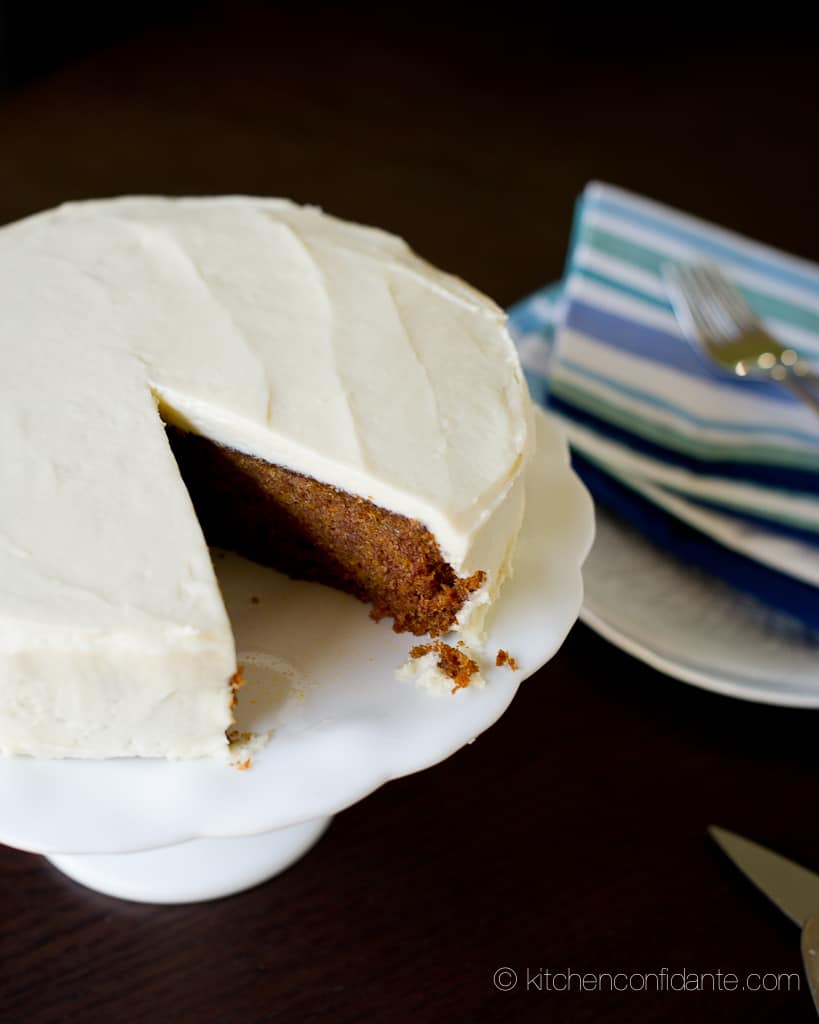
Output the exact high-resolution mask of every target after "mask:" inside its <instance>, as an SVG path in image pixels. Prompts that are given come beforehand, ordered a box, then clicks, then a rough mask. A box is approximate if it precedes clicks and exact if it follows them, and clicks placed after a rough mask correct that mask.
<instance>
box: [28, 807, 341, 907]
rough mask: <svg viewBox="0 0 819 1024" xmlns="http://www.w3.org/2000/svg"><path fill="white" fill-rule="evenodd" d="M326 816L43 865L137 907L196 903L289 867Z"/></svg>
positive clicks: (71, 856) (246, 886) (313, 841)
mask: <svg viewBox="0 0 819 1024" xmlns="http://www.w3.org/2000/svg"><path fill="white" fill-rule="evenodd" d="M331 821H332V818H314V819H313V820H312V821H305V822H302V824H300V825H290V826H289V828H278V829H276V830H275V831H274V832H266V833H264V834H263V835H260V836H242V837H240V838H237V839H191V840H189V841H188V842H186V843H177V844H176V845H174V846H165V847H163V848H161V849H159V850H146V851H143V852H141V853H115V854H110V853H92V854H70V853H69V854H64V855H62V856H60V855H59V854H57V855H52V856H50V857H48V858H47V859H48V861H49V862H50V863H51V864H53V865H54V867H55V868H57V869H58V870H59V871H61V872H62V873H63V874H64V875H68V877H69V878H71V879H73V881H75V882H79V883H80V885H85V886H87V887H88V888H89V889H95V890H96V891H97V892H101V893H104V894H105V895H106V896H118V897H119V898H120V899H124V900H136V901H138V902H140V903H199V902H201V901H202V900H218V899H221V897H223V896H232V895H233V894H234V893H237V892H244V890H245V889H251V888H252V887H253V886H254V885H259V884H260V883H261V882H266V881H268V879H270V878H273V877H274V876H275V875H278V874H280V873H281V872H282V871H284V870H286V869H287V868H289V867H290V865H291V864H294V863H295V862H296V861H297V860H298V859H299V858H300V857H303V856H304V854H305V853H307V851H308V850H309V849H310V848H311V847H312V846H314V845H315V844H316V843H317V842H318V840H319V839H320V838H321V837H322V835H323V834H324V832H325V831H326V830H327V827H328V826H329V824H330V822H331Z"/></svg>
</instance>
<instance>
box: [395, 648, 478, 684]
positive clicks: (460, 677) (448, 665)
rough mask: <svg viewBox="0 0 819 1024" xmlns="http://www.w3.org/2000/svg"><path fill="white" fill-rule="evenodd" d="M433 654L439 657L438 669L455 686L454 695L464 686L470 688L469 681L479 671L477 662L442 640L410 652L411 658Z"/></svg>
mask: <svg viewBox="0 0 819 1024" xmlns="http://www.w3.org/2000/svg"><path fill="white" fill-rule="evenodd" d="M432 653H435V654H437V655H438V668H439V669H440V670H441V671H442V672H443V673H444V675H446V676H449V678H450V679H451V680H452V681H453V683H454V684H455V685H454V686H453V687H452V692H453V693H455V691H456V690H460V689H461V687H463V686H469V680H470V679H471V678H472V676H473V675H474V674H475V673H476V672H477V671H478V663H477V662H476V661H473V660H472V659H471V658H468V657H467V656H466V655H465V654H464V653H463V651H459V650H458V649H457V648H455V647H451V646H450V645H449V644H445V643H444V642H443V641H442V640H433V642H432V643H431V644H417V645H416V646H415V647H413V648H412V650H411V651H410V657H411V658H423V656H424V655H425V654H432Z"/></svg>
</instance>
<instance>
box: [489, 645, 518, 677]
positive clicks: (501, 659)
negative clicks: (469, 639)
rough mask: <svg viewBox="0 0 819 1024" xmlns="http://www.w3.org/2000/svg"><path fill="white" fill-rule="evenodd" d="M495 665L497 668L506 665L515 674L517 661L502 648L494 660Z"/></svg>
mask: <svg viewBox="0 0 819 1024" xmlns="http://www.w3.org/2000/svg"><path fill="white" fill-rule="evenodd" d="M495 664H496V665H497V666H498V667H499V668H500V666H501V665H508V666H509V668H511V669H512V671H513V672H516V671H517V669H518V663H517V661H516V660H515V659H514V658H513V657H512V655H511V654H510V653H509V652H508V651H505V650H504V649H503V648H502V647H501V649H500V650H499V651H498V654H497V657H496V658H495Z"/></svg>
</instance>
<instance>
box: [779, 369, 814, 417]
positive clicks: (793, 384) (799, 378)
mask: <svg viewBox="0 0 819 1024" xmlns="http://www.w3.org/2000/svg"><path fill="white" fill-rule="evenodd" d="M782 383H783V384H784V385H785V386H786V387H788V388H790V390H791V391H792V392H793V393H794V394H795V395H796V397H797V398H799V399H800V400H801V401H803V402H804V403H805V405H809V406H810V407H811V409H813V411H814V412H815V413H819V377H817V376H816V375H815V374H812V373H809V374H804V375H802V374H796V373H789V374H788V375H787V377H785V379H784V380H783V382H782Z"/></svg>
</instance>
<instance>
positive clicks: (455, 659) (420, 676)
mask: <svg viewBox="0 0 819 1024" xmlns="http://www.w3.org/2000/svg"><path fill="white" fill-rule="evenodd" d="M396 675H397V676H398V678H399V679H412V680H415V681H416V682H417V684H418V685H419V686H421V687H423V688H424V689H427V690H431V691H432V692H435V693H445V692H447V691H449V692H450V693H457V691H458V690H461V689H464V688H466V687H467V686H470V687H473V688H474V687H481V686H484V685H485V682H484V679H483V677H482V676H481V673H480V666H479V665H478V663H477V661H475V660H474V659H473V658H470V657H469V655H468V654H467V653H466V651H465V650H464V649H462V645H459V646H458V647H452V646H451V645H450V644H447V643H444V642H443V640H433V641H432V642H431V643H428V644H417V645H416V646H415V647H413V648H412V650H411V651H410V657H409V661H408V662H407V663H406V664H405V665H403V666H402V667H401V668H400V669H398V671H397V673H396Z"/></svg>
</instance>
